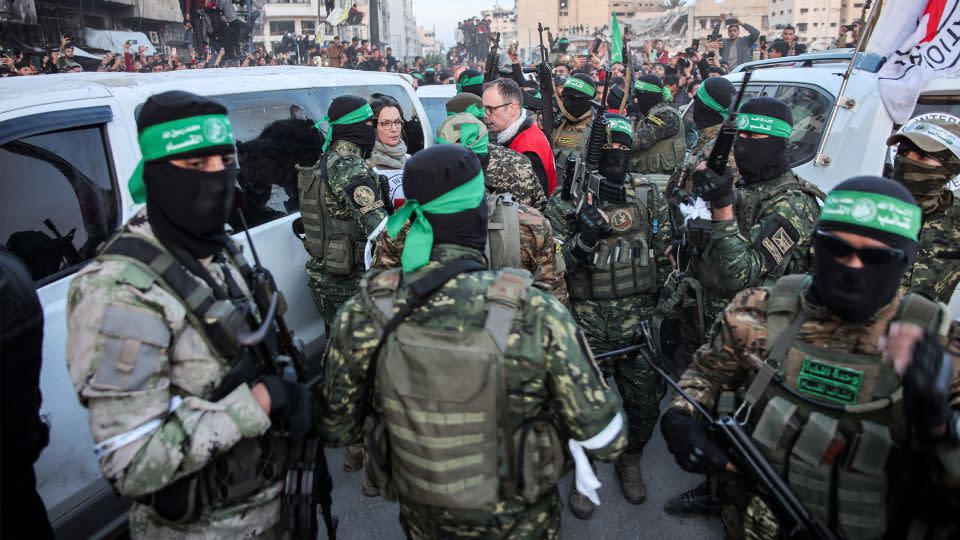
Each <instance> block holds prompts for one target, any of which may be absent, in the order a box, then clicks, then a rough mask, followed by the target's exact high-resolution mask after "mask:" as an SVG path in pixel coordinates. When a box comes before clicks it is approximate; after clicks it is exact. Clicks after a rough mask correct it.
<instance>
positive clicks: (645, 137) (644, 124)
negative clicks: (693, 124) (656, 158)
mask: <svg viewBox="0 0 960 540" xmlns="http://www.w3.org/2000/svg"><path fill="white" fill-rule="evenodd" d="M657 107H659V105H657V106H655V107H654V108H655V109H656V108H657ZM671 109H672V107H671ZM676 112H677V111H676V109H674V110H672V111H668V110H664V111H663V112H655V113H651V114H649V115H647V116H644V117H643V118H641V119H640V120H639V121H638V122H637V125H636V128H635V129H634V132H633V148H634V150H635V151H643V150H646V149H648V148H650V147H651V146H653V145H654V144H656V143H658V142H659V141H662V140H664V139H669V138H670V137H673V136H674V135H676V134H677V133H679V132H680V127H681V122H680V116H679V115H677V114H676Z"/></svg>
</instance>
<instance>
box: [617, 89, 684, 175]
mask: <svg viewBox="0 0 960 540" xmlns="http://www.w3.org/2000/svg"><path fill="white" fill-rule="evenodd" d="M683 138H684V137H683V120H682V119H681V118H680V113H679V112H677V110H676V109H674V108H673V107H671V106H669V105H668V104H667V103H666V102H660V103H659V104H658V105H654V107H653V108H652V109H650V113H649V114H647V115H646V116H643V117H640V118H639V120H638V121H637V123H636V125H635V126H634V131H633V148H632V150H633V151H632V152H631V155H630V171H631V172H635V173H642V174H670V173H672V172H673V170H674V169H675V168H676V167H677V166H678V165H680V164H681V163H682V162H683V158H684V157H685V156H686V154H687V148H686V145H685V144H684V142H683Z"/></svg>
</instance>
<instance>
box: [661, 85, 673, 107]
mask: <svg viewBox="0 0 960 540" xmlns="http://www.w3.org/2000/svg"><path fill="white" fill-rule="evenodd" d="M660 93H661V94H663V100H664V101H666V102H667V103H670V102H672V101H673V92H671V91H670V89H669V88H667V87H666V86H664V87H663V90H662V91H661V92H660Z"/></svg>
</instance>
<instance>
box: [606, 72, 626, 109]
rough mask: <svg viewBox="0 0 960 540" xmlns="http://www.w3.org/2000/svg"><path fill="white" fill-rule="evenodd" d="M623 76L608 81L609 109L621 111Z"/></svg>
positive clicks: (607, 104)
mask: <svg viewBox="0 0 960 540" xmlns="http://www.w3.org/2000/svg"><path fill="white" fill-rule="evenodd" d="M623 83H624V80H623V77H614V78H612V79H610V81H608V82H607V97H606V101H607V103H606V106H607V109H611V110H615V111H619V110H620V106H621V105H623V88H622V86H621V85H623Z"/></svg>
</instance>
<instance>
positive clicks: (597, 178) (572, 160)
mask: <svg viewBox="0 0 960 540" xmlns="http://www.w3.org/2000/svg"><path fill="white" fill-rule="evenodd" d="M590 103H591V105H592V106H593V120H592V121H591V122H590V133H589V134H588V135H587V136H588V137H589V138H588V139H587V147H586V148H585V149H584V151H583V154H581V155H579V156H570V157H568V158H567V162H566V163H565V164H564V170H563V186H562V188H561V192H560V197H561V198H563V199H565V200H572V201H573V202H574V204H575V208H576V209H575V211H574V215H577V214H579V213H580V211H581V210H583V205H584V204H586V202H587V194H588V193H592V194H593V196H594V197H598V196H599V194H600V182H601V180H602V179H603V177H602V176H601V175H600V173H598V172H597V168H598V166H599V164H600V153H601V151H602V150H603V145H604V143H606V142H607V119H606V117H605V116H604V115H603V105H601V104H600V102H599V101H596V100H594V101H591V102H590Z"/></svg>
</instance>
